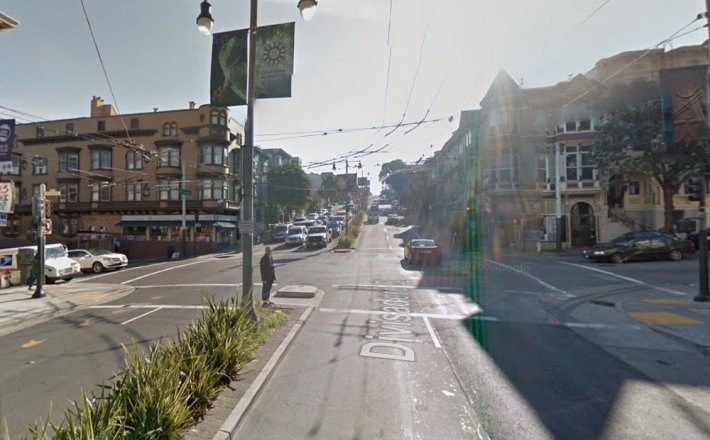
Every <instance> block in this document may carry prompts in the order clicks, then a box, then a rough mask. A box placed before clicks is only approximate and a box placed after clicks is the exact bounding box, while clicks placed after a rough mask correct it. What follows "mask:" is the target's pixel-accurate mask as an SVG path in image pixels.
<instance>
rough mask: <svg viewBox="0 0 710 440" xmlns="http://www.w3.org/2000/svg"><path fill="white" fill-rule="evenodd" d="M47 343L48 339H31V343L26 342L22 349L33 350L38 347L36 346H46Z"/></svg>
mask: <svg viewBox="0 0 710 440" xmlns="http://www.w3.org/2000/svg"><path fill="white" fill-rule="evenodd" d="M45 342H47V340H46V339H30V340H29V341H27V342H25V343H24V344H22V348H32V347H36V346H38V345H40V344H44V343H45Z"/></svg>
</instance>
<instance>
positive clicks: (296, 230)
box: [288, 226, 304, 235]
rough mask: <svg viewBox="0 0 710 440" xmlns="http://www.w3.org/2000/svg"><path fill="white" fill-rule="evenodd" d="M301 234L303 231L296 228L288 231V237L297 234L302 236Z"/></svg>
mask: <svg viewBox="0 0 710 440" xmlns="http://www.w3.org/2000/svg"><path fill="white" fill-rule="evenodd" d="M303 232H304V229H303V228H301V227H298V226H297V227H295V228H291V229H289V231H288V235H298V234H303Z"/></svg>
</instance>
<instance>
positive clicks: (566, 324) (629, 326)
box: [562, 322, 642, 330]
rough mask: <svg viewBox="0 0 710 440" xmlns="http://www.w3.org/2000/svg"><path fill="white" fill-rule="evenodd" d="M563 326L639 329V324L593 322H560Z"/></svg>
mask: <svg viewBox="0 0 710 440" xmlns="http://www.w3.org/2000/svg"><path fill="white" fill-rule="evenodd" d="M562 325H564V326H565V327H571V328H592V329H602V330H605V329H606V330H616V329H630V330H641V329H642V327H641V326H640V325H620V324H593V323H587V322H565V323H562Z"/></svg>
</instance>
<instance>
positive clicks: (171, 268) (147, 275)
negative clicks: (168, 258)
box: [119, 260, 212, 284]
mask: <svg viewBox="0 0 710 440" xmlns="http://www.w3.org/2000/svg"><path fill="white" fill-rule="evenodd" d="M211 261H212V260H201V261H193V262H192V263H187V264H181V265H179V266H172V267H168V268H167V269H163V270H158V271H155V272H151V273H149V274H146V275H141V276H139V277H136V278H133V279H130V280H127V281H124V282H122V283H119V284H128V283H132V282H134V281H138V280H142V279H143V278H148V277H152V276H153V275H157V274H159V273H163V272H167V271H169V270H173V269H180V268H181V267H186V266H192V265H193V264H200V263H208V262H211Z"/></svg>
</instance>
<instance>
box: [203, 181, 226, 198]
mask: <svg viewBox="0 0 710 440" xmlns="http://www.w3.org/2000/svg"><path fill="white" fill-rule="evenodd" d="M199 190H200V199H202V200H221V199H226V198H227V182H226V181H224V180H222V179H200V188H199Z"/></svg>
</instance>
